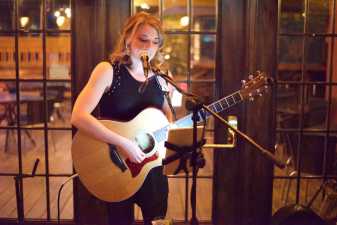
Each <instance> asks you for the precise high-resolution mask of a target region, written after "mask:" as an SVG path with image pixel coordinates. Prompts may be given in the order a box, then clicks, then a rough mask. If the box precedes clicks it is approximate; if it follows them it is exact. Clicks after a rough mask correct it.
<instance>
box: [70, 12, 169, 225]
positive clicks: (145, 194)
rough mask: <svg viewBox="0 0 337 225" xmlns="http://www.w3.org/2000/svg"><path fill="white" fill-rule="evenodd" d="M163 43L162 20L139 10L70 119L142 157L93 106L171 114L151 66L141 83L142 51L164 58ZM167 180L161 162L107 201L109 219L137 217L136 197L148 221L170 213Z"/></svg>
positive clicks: (114, 112)
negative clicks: (130, 192) (121, 197)
mask: <svg viewBox="0 0 337 225" xmlns="http://www.w3.org/2000/svg"><path fill="white" fill-rule="evenodd" d="M162 45H163V33H162V28H161V23H160V21H159V20H158V19H157V18H156V17H153V16H151V15H150V14H147V13H144V12H140V13H137V14H135V15H134V16H132V17H130V18H129V19H128V20H127V21H126V23H125V26H124V28H123V30H122V33H121V35H120V38H119V41H118V43H117V46H116V48H115V50H114V52H113V53H112V55H111V61H110V62H101V63H99V64H98V65H97V66H96V67H95V69H94V70H93V71H92V74H91V75H90V79H89V81H88V83H87V84H86V86H85V87H84V88H83V90H82V91H81V93H80V94H79V96H78V98H77V100H76V102H75V104H74V108H73V112H72V116H71V123H72V124H73V125H74V126H75V127H77V128H78V129H79V130H82V131H84V132H86V133H87V134H89V135H92V137H95V138H97V139H99V140H101V141H103V142H106V143H108V144H113V145H115V146H118V148H119V149H120V151H121V152H120V153H121V154H124V155H125V156H126V157H127V158H128V159H129V160H130V161H131V162H134V163H141V162H142V161H143V160H144V158H145V154H144V153H143V151H142V150H141V149H140V148H139V147H138V145H137V144H135V143H134V142H133V141H131V140H129V139H127V138H125V137H123V136H121V135H119V134H117V133H115V132H113V131H111V130H109V129H108V128H106V127H104V126H103V125H102V124H101V123H100V122H99V121H98V120H97V118H95V117H94V116H92V115H91V113H92V111H93V110H94V109H95V107H96V106H97V105H98V104H99V107H100V114H101V115H100V116H101V117H104V118H108V119H111V120H117V121H129V120H131V119H132V118H134V117H135V116H136V115H137V114H138V113H140V112H141V111H142V110H143V109H146V108H148V107H154V108H157V109H160V110H162V111H163V112H164V114H165V115H166V116H167V117H168V119H169V120H170V119H171V111H170V108H169V106H168V103H167V101H166V99H165V98H164V94H163V91H162V89H161V88H160V85H159V83H158V81H157V80H156V79H154V78H155V77H154V71H153V70H151V69H150V70H149V72H148V82H147V85H146V88H145V89H144V91H140V90H139V87H140V86H142V85H143V83H144V82H145V81H146V77H145V75H144V69H143V64H142V61H141V55H142V54H146V55H147V56H148V58H149V62H150V65H151V67H153V68H155V67H157V66H158V65H156V62H158V61H160V56H159V49H160V48H161V47H162ZM167 197H168V183H167V177H166V176H164V175H163V174H162V167H156V168H154V169H152V170H151V171H150V172H149V174H148V176H147V177H146V179H145V181H144V184H143V185H142V187H141V188H140V190H139V191H138V192H137V193H136V194H135V195H134V196H132V197H131V198H130V199H128V200H126V201H123V202H118V203H108V214H109V222H110V224H114V225H127V224H132V222H133V203H136V204H137V205H139V206H140V208H141V210H142V214H143V218H144V223H145V224H146V225H148V224H151V221H152V220H153V219H154V218H160V217H165V214H166V210H167Z"/></svg>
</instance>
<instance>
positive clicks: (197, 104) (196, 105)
mask: <svg viewBox="0 0 337 225" xmlns="http://www.w3.org/2000/svg"><path fill="white" fill-rule="evenodd" d="M155 74H156V75H157V76H160V77H162V78H163V79H164V80H166V81H167V82H168V83H170V84H171V85H172V86H174V87H175V88H176V89H177V90H178V91H179V92H180V93H182V94H183V95H185V96H187V97H189V98H191V101H190V102H189V104H187V105H188V107H189V108H192V109H193V115H192V120H193V145H192V156H191V165H192V187H191V208H192V217H191V220H190V224H192V225H198V224H199V222H198V219H197V216H196V182H197V179H196V178H197V173H198V170H199V165H198V163H197V157H198V152H197V149H198V138H197V123H198V119H199V118H198V117H199V116H198V112H199V110H200V109H203V110H204V112H203V113H205V112H208V113H210V114H211V115H212V116H214V117H215V118H216V119H218V120H219V121H220V122H221V123H223V124H224V125H225V126H227V127H228V128H230V129H231V130H233V131H234V132H235V133H236V134H237V135H239V136H240V137H241V138H243V139H244V140H246V141H247V142H248V143H250V144H251V145H253V146H254V147H255V149H258V151H259V152H260V154H261V155H262V156H264V157H265V158H267V159H268V160H270V161H272V162H273V163H274V164H275V165H276V166H278V167H279V168H282V169H283V168H285V166H286V164H285V163H284V162H282V161H281V160H279V159H277V158H276V157H275V156H274V155H273V154H272V153H270V152H269V151H268V150H267V149H265V148H263V147H262V146H260V145H259V144H257V143H256V142H255V141H254V140H253V139H251V138H250V137H249V136H248V135H246V134H244V133H243V132H241V131H240V130H238V129H237V128H235V127H233V126H231V125H230V124H229V123H228V122H227V121H226V120H225V119H223V118H222V117H221V116H219V115H218V114H217V113H215V112H213V111H212V110H210V109H209V108H208V107H207V106H206V105H204V104H203V103H202V102H201V101H200V100H199V98H198V97H197V96H196V95H194V94H192V93H188V92H185V91H184V90H182V89H181V88H180V87H178V85H177V84H176V83H175V82H174V80H173V79H172V78H171V77H169V76H168V75H167V74H164V73H163V72H161V71H160V70H156V71H155ZM201 114H202V113H201ZM166 143H167V142H166ZM167 144H170V143H167ZM171 145H172V144H171ZM166 146H167V145H166ZM169 162H170V160H165V159H164V160H163V164H164V165H165V164H167V163H169Z"/></svg>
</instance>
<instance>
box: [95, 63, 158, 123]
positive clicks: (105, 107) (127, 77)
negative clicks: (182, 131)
mask: <svg viewBox="0 0 337 225" xmlns="http://www.w3.org/2000/svg"><path fill="white" fill-rule="evenodd" d="M112 66H113V70H114V75H113V81H112V84H111V87H110V88H109V90H108V91H107V92H105V93H104V94H103V96H102V98H101V100H100V103H99V107H100V117H101V118H105V119H111V120H117V121H129V120H131V119H133V118H134V117H135V116H136V115H137V114H138V113H140V112H141V111H142V110H144V109H146V108H149V107H154V108H157V109H160V110H161V109H162V106H163V102H164V93H163V91H162V90H161V88H160V86H159V84H158V83H157V80H156V78H155V77H154V76H152V77H150V78H149V83H148V86H147V87H146V89H145V91H144V92H143V93H139V92H138V88H139V86H140V84H141V83H142V82H139V81H137V80H136V79H135V78H133V76H132V75H131V74H130V73H129V71H128V70H127V68H126V67H125V65H117V64H116V63H115V64H113V65H112Z"/></svg>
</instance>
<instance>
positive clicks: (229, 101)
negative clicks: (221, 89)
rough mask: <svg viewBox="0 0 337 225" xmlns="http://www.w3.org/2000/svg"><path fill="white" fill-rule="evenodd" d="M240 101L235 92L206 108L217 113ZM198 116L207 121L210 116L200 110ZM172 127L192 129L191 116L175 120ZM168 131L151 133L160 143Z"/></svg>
mask: <svg viewBox="0 0 337 225" xmlns="http://www.w3.org/2000/svg"><path fill="white" fill-rule="evenodd" d="M241 101H242V97H241V94H240V91H237V92H234V93H233V94H231V95H229V96H227V97H224V98H222V99H219V100H218V101H216V102H214V103H212V104H210V105H208V106H207V107H208V108H209V109H210V110H212V111H213V112H215V113H219V112H222V111H224V110H226V109H228V108H230V107H232V106H234V105H236V104H237V103H239V102H241ZM198 114H199V118H206V119H208V118H209V117H210V115H211V114H210V113H209V112H206V111H205V110H204V109H201V110H200V111H199V112H198ZM174 125H175V126H176V127H192V126H193V120H192V114H189V115H187V116H185V117H183V118H181V119H179V120H177V121H176V122H174ZM168 130H169V125H167V126H165V127H163V128H161V129H159V130H156V131H155V132H153V135H154V138H155V139H156V141H157V142H162V141H164V140H166V138H167V133H168Z"/></svg>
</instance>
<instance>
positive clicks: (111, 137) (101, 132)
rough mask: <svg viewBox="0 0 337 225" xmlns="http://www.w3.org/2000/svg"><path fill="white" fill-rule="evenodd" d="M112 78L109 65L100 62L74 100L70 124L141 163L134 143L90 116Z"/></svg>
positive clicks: (139, 154) (139, 152)
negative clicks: (114, 146)
mask: <svg viewBox="0 0 337 225" xmlns="http://www.w3.org/2000/svg"><path fill="white" fill-rule="evenodd" d="M112 77H113V69H112V66H111V65H110V64H109V63H107V62H101V63H99V64H98V65H97V66H96V67H95V69H94V70H93V72H92V73H91V75H90V79H89V81H88V83H87V84H86V86H85V87H84V88H83V90H82V91H81V93H80V94H79V96H78V97H77V99H76V102H75V104H74V108H73V111H72V115H71V123H72V125H74V126H75V127H77V128H78V129H79V130H82V131H84V132H86V133H87V134H89V135H91V136H92V137H95V138H97V139H99V140H101V141H103V142H106V143H109V144H114V145H116V146H118V147H120V148H121V149H123V150H124V151H123V152H124V153H125V154H126V155H127V156H128V157H129V158H130V160H131V161H134V162H141V161H142V160H143V159H144V154H143V153H142V152H141V150H140V149H139V148H138V146H136V144H135V143H133V142H132V141H130V140H128V139H127V138H125V137H123V136H121V135H118V134H117V133H115V132H113V131H111V130H109V129H108V128H106V127H105V126H104V125H102V124H101V123H100V122H99V121H98V120H97V119H96V118H95V117H94V116H92V115H91V113H92V111H93V110H94V109H95V107H96V106H97V104H98V103H99V101H100V99H101V97H102V95H103V93H104V91H105V90H106V89H107V88H108V87H109V85H110V84H111V83H112Z"/></svg>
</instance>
